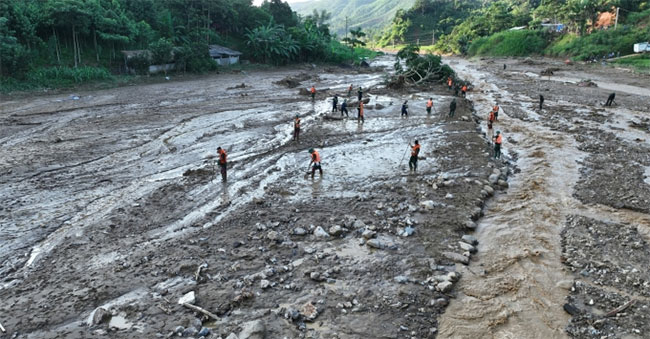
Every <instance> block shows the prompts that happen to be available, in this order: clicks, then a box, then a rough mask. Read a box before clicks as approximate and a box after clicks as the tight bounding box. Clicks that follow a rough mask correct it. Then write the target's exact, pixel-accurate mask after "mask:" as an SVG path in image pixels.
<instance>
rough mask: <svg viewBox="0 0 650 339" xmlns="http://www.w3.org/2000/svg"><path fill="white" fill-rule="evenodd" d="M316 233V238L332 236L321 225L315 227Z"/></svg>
mask: <svg viewBox="0 0 650 339" xmlns="http://www.w3.org/2000/svg"><path fill="white" fill-rule="evenodd" d="M314 235H315V236H316V238H329V236H330V235H329V233H327V232H325V230H324V229H323V228H322V227H320V226H318V227H316V228H315V229H314Z"/></svg>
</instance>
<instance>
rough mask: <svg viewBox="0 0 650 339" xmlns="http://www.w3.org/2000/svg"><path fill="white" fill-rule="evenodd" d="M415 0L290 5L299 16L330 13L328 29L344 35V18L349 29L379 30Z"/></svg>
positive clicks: (347, 0) (339, 0) (331, 0)
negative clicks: (315, 12)
mask: <svg viewBox="0 0 650 339" xmlns="http://www.w3.org/2000/svg"><path fill="white" fill-rule="evenodd" d="M414 3H415V0H318V1H311V2H299V3H293V4H291V8H293V10H294V11H296V12H297V13H298V14H300V15H308V14H311V13H312V12H313V11H314V9H316V10H318V11H321V10H323V9H324V10H326V11H328V12H330V13H332V19H331V21H330V28H331V30H332V32H333V33H337V34H339V35H343V34H345V17H346V16H347V17H348V25H349V27H359V26H361V27H363V28H364V29H365V28H373V29H380V28H383V27H384V26H386V25H388V24H389V23H390V22H391V20H392V19H393V17H394V16H395V13H396V12H397V11H398V10H399V9H408V8H411V6H413V4H414Z"/></svg>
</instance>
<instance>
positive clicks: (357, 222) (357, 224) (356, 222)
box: [352, 219, 366, 229]
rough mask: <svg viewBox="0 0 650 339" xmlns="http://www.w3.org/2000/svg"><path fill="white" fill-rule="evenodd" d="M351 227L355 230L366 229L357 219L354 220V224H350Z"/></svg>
mask: <svg viewBox="0 0 650 339" xmlns="http://www.w3.org/2000/svg"><path fill="white" fill-rule="evenodd" d="M352 227H354V228H356V229H359V228H364V227H366V224H365V223H364V222H363V221H361V220H359V219H357V220H355V221H354V223H353V224H352Z"/></svg>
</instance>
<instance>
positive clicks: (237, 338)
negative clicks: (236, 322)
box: [226, 333, 239, 339]
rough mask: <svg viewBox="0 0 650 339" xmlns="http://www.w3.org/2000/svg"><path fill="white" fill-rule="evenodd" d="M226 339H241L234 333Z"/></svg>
mask: <svg viewBox="0 0 650 339" xmlns="http://www.w3.org/2000/svg"><path fill="white" fill-rule="evenodd" d="M226 339H239V337H238V336H237V335H236V334H234V333H230V334H229V335H228V336H227V337H226Z"/></svg>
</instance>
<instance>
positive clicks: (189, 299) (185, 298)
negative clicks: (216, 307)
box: [178, 291, 196, 305]
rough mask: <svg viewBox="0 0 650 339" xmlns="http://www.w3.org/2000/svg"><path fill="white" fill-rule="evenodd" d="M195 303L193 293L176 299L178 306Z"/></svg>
mask: <svg viewBox="0 0 650 339" xmlns="http://www.w3.org/2000/svg"><path fill="white" fill-rule="evenodd" d="M195 302H196V296H195V295H194V291H191V292H187V293H186V294H185V295H184V296H182V297H181V298H180V299H178V303H179V304H180V305H183V304H194V303H195Z"/></svg>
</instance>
